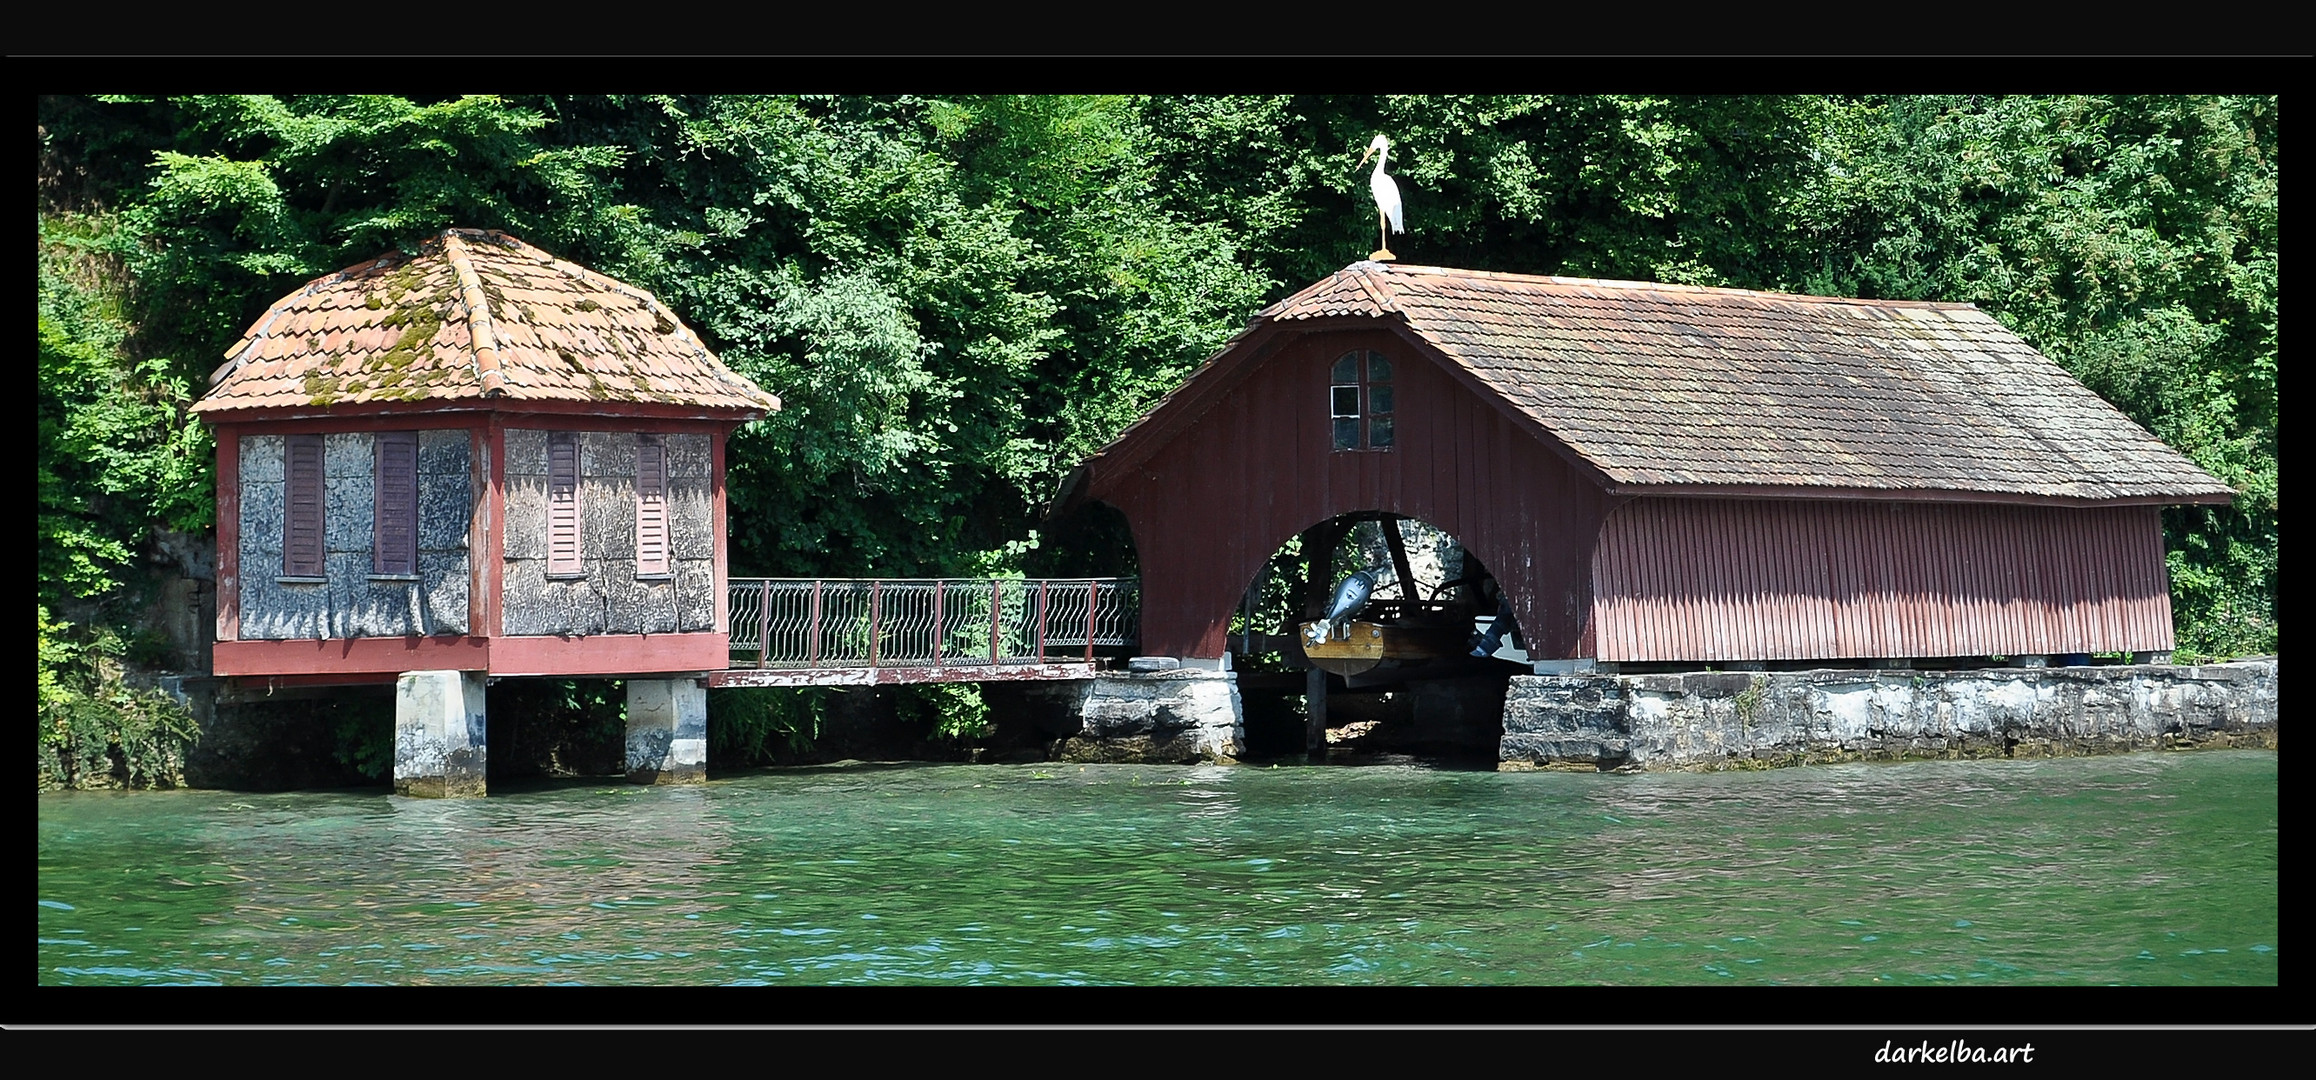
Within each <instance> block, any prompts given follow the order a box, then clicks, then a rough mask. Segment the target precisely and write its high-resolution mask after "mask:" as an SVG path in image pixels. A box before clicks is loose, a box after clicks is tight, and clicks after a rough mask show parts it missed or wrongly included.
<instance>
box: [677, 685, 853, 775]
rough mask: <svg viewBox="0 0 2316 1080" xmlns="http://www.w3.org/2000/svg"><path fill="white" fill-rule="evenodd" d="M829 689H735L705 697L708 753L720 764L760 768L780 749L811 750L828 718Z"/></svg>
mask: <svg viewBox="0 0 2316 1080" xmlns="http://www.w3.org/2000/svg"><path fill="white" fill-rule="evenodd" d="M833 693H836V691H834V690H831V689H829V688H827V687H807V688H804V689H799V690H784V689H773V688H769V687H735V688H729V689H724V690H719V691H717V692H715V693H713V694H709V695H708V754H709V756H711V757H712V758H714V759H715V761H716V762H717V763H718V764H720V765H724V766H730V765H734V764H737V765H743V766H745V765H760V764H764V763H766V762H770V761H774V760H777V759H778V758H779V751H780V750H783V749H785V750H786V751H787V752H788V753H790V754H801V753H804V752H805V751H808V750H810V749H812V744H813V740H815V739H818V738H819V737H820V730H821V726H822V724H823V723H824V722H825V721H826V720H827V718H828V709H829V704H830V702H829V695H830V694H833Z"/></svg>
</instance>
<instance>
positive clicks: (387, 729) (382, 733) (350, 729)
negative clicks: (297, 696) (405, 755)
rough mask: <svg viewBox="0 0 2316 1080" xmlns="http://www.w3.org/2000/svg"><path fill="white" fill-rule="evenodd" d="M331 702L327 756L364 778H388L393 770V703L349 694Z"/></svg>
mask: <svg viewBox="0 0 2316 1080" xmlns="http://www.w3.org/2000/svg"><path fill="white" fill-rule="evenodd" d="M332 704H333V705H334V706H336V707H335V708H333V709H331V710H330V757H331V758H332V759H333V760H335V761H336V762H337V763H338V764H340V765H344V766H345V767H347V768H349V769H352V770H353V771H354V772H355V773H357V774H359V775H360V776H362V777H363V778H364V779H368V780H386V779H389V778H390V777H391V775H392V773H393V771H394V710H393V706H392V702H390V701H369V700H365V699H361V698H353V697H348V698H344V699H341V700H339V701H335V702H332ZM365 706H367V707H365Z"/></svg>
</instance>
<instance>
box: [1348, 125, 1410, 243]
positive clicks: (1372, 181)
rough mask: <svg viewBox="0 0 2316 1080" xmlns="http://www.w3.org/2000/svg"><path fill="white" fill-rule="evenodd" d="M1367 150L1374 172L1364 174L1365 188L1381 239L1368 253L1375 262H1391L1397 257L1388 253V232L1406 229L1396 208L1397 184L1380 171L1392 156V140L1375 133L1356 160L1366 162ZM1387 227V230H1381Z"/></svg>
mask: <svg viewBox="0 0 2316 1080" xmlns="http://www.w3.org/2000/svg"><path fill="white" fill-rule="evenodd" d="M1368 154H1373V155H1374V156H1375V175H1373V176H1370V177H1368V178H1367V188H1368V190H1370V191H1373V192H1374V193H1375V212H1376V216H1377V217H1378V218H1379V219H1380V221H1379V222H1378V224H1377V225H1376V231H1377V233H1378V235H1381V236H1382V237H1383V239H1382V241H1381V242H1379V243H1377V244H1376V245H1375V250H1374V252H1372V253H1370V254H1369V255H1368V256H1367V257H1368V258H1370V259H1373V260H1375V261H1376V262H1390V261H1392V260H1394V259H1397V258H1399V256H1397V255H1394V254H1392V253H1391V236H1390V233H1404V232H1406V231H1407V223H1406V222H1405V221H1404V220H1402V219H1401V216H1400V212H1399V185H1398V184H1396V183H1393V182H1392V179H1391V178H1390V177H1388V176H1385V175H1383V162H1384V160H1385V159H1387V158H1389V157H1390V156H1391V140H1389V139H1386V138H1384V137H1383V136H1381V135H1377V136H1376V137H1375V141H1374V142H1371V143H1368V144H1367V153H1364V154H1361V155H1359V164H1361V165H1365V164H1367V157H1368ZM1387 228H1388V229H1389V230H1390V232H1384V230H1385V229H1387Z"/></svg>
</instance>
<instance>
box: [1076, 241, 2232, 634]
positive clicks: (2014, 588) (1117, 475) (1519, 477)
mask: <svg viewBox="0 0 2316 1080" xmlns="http://www.w3.org/2000/svg"><path fill="white" fill-rule="evenodd" d="M2232 495H2233V492H2232V491H2231V490H2230V489H2229V488H2228V487H2227V486H2226V485H2225V484H2223V483H2221V482H2220V481H2218V480H2217V479H2215V478H2213V477H2212V476H2211V475H2209V474H2207V473H2205V472H2204V471H2203V470H2201V469H2198V468H2197V467H2196V466H2195V465H2193V464H2192V463H2190V462H2189V461H2188V460H2187V459H2186V458H2184V457H2183V456H2181V455H2180V454H2179V453H2177V452H2176V451H2173V450H2172V449H2170V448H2169V447H2167V446H2165V445H2164V444H2163V443H2161V442H2160V441H2158V440H2157V439H2156V438H2155V437H2154V436H2152V435H2151V434H2149V433H2148V432H2147V431H2146V430H2145V429H2143V428H2141V427H2140V426H2139V425H2137V424H2136V423H2134V422H2132V421H2131V420H2130V419H2129V418H2127V417H2125V416H2124V415H2123V414H2122V413H2121V412H2119V411H2117V410H2116V409H2115V408H2114V407H2113V406H2111V405H2109V404H2107V403H2106V402H2105V401H2103V400H2101V399H2100V398H2099V397H2098V396H2097V395H2095V394H2093V393H2092V392H2091V391H2090V390H2088V389H2087V388H2085V387H2084V386H2083V385H2082V384H2080V383H2078V382H2076V381H2075V380H2074V379H2073V378H2072V377H2070V376H2069V375H2068V374H2067V373H2066V372H2065V371H2064V370H2062V369H2060V368H2059V366H2058V365H2057V364H2055V363H2053V362H2052V361H2051V360H2049V359H2048V358H2046V357H2044V356H2043V355H2041V354H2040V353H2038V352H2036V351H2035V350H2034V349H2033V348H2032V347H2030V346H2029V345H2027V344H2026V342H2024V341H2022V340H2021V339H2020V338H2019V337H2018V336H2017V335H2016V334H2013V333H2011V332H2010V331H2009V330H2007V329H2005V328H2004V327H2003V326H2002V325H2001V324H2000V323H1998V322H1996V321H1995V320H1994V319H1993V318H1991V317H1989V316H1988V315H1986V314H1985V313H1984V312H1981V311H1979V310H1978V309H1977V308H1975V307H1974V306H1972V305H1969V304H1951V303H1918V302H1903V301H1886V300H1852V299H1840V298H1831V297H1817V296H1799V295H1786V294H1776V293H1764V292H1752V291H1746V290H1739V289H1716V288H1699V287H1691V286H1683V285H1665V284H1656V283H1649V282H1631V281H1599V280H1588V279H1576V278H1561V277H1533V276H1523V275H1513V274H1497V273H1482V272H1477V271H1469V270H1454V269H1445V268H1439V267H1423V266H1401V265H1392V264H1383V263H1375V262H1362V263H1356V264H1353V265H1352V266H1349V267H1347V268H1345V269H1344V270H1342V271H1340V272H1338V273H1336V274H1334V275H1332V276H1330V277H1328V278H1327V279H1326V280H1323V281H1320V282H1318V283H1316V284H1313V285H1311V286H1310V287H1309V288H1306V289H1304V290H1302V291H1300V292H1298V293H1296V294H1294V295H1293V296H1290V297H1288V298H1287V299H1285V300H1283V301H1280V302H1279V303H1277V304H1274V305H1272V306H1271V307H1269V308H1267V309H1265V310H1264V311H1262V312H1261V313H1260V314H1259V315H1258V316H1257V317H1256V318H1255V320H1254V321H1253V323H1252V324H1251V325H1249V326H1248V327H1247V328H1246V329H1245V330H1244V331H1242V332H1241V333H1240V334H1239V335H1237V336H1236V337H1235V338H1233V339H1232V340H1231V341H1230V342H1229V343H1228V344H1227V345H1226V346H1225V347H1224V348H1223V349H1222V350H1221V351H1220V352H1219V353H1217V354H1216V355H1215V356H1214V357H1212V358H1211V359H1209V360H1208V361H1207V362H1206V363H1205V364H1204V365H1203V366H1202V367H1200V368H1199V369H1198V370H1197V371H1196V372H1194V373H1193V374H1192V376H1191V377H1190V378H1189V380H1188V381H1187V382H1185V383H1184V384H1183V385H1182V386H1181V387H1179V388H1178V389H1177V390H1175V391H1174V392H1173V393H1172V394H1170V395H1168V396H1167V397H1166V398H1165V399H1163V400H1162V401H1161V402H1160V403H1159V404H1158V405H1157V406H1156V407H1155V408H1154V409H1152V410H1151V412H1150V413H1149V414H1148V415H1146V416H1145V417H1143V418H1142V419H1141V420H1140V421H1139V422H1137V423H1136V424H1135V425H1134V426H1132V427H1130V428H1129V429H1127V430H1126V431H1125V432H1124V433H1123V434H1122V435H1121V436H1120V437H1119V438H1118V439H1117V440H1116V441H1114V442H1112V443H1111V444H1110V445H1108V446H1107V447H1104V448H1103V449H1102V450H1101V451H1099V452H1098V453H1097V454H1095V455H1094V456H1093V457H1092V458H1091V459H1089V460H1088V461H1087V462H1086V463H1085V464H1084V465H1083V466H1082V467H1081V468H1080V469H1079V470H1078V471H1077V472H1076V473H1075V474H1073V476H1072V477H1071V479H1070V480H1069V482H1068V483H1067V484H1066V485H1065V488H1064V491H1063V498H1062V506H1063V507H1065V508H1068V507H1076V506H1082V505H1084V504H1086V503H1088V502H1098V503H1104V504H1108V505H1110V506H1112V507H1115V508H1117V509H1118V510H1120V511H1122V512H1123V514H1124V516H1125V518H1126V521H1127V524H1128V525H1129V527H1130V529H1131V533H1132V538H1133V543H1134V546H1135V549H1136V552H1137V556H1138V559H1139V562H1140V566H1141V572H1142V579H1143V586H1142V588H1143V594H1142V608H1141V619H1142V626H1141V638H1142V649H1143V651H1144V652H1147V653H1152V654H1165V655H1174V656H1179V657H1184V658H1200V659H1204V658H1214V659H1217V660H1221V659H1223V658H1224V651H1225V648H1226V631H1227V629H1228V624H1229V619H1230V617H1231V615H1232V612H1233V610H1234V608H1236V607H1237V606H1238V605H1239V603H1240V600H1241V597H1242V594H1244V593H1245V592H1246V590H1247V589H1248V585H1249V582H1250V581H1252V580H1254V578H1255V575H1256V574H1257V573H1258V572H1260V571H1261V570H1262V568H1263V565H1264V562H1265V560H1266V559H1268V558H1269V557H1270V556H1271V555H1272V553H1273V552H1274V551H1276V550H1277V549H1279V548H1280V546H1281V545H1282V544H1284V543H1285V542H1286V541H1287V540H1288V539H1290V538H1292V537H1295V536H1297V535H1298V534H1305V533H1306V532H1307V531H1311V530H1315V529H1318V528H1320V527H1322V526H1324V525H1325V524H1326V523H1329V522H1340V521H1342V520H1345V519H1346V518H1348V517H1351V516H1356V515H1363V514H1364V515H1368V516H1374V515H1377V514H1381V515H1385V516H1396V517H1412V518H1418V519H1421V520H1422V521H1425V522H1428V523H1430V524H1432V525H1434V526H1436V527H1438V528H1440V529H1443V530H1445V531H1447V532H1448V533H1450V534H1452V535H1453V536H1454V537H1455V538H1456V539H1457V540H1458V541H1460V542H1461V544H1462V545H1463V547H1464V548H1465V550H1467V551H1468V552H1470V553H1471V554H1472V555H1473V556H1474V557H1476V558H1477V559H1478V560H1480V561H1481V562H1482V563H1484V564H1485V566H1486V567H1487V569H1488V570H1489V572H1490V573H1492V574H1493V576H1494V578H1495V579H1496V581H1497V582H1498V583H1499V584H1500V586H1501V588H1502V591H1503V593H1504V594H1505V595H1506V596H1507V597H1508V598H1509V599H1510V601H1511V604H1512V610H1513V612H1514V613H1515V614H1516V616H1517V618H1518V622H1519V625H1520V627H1521V629H1522V632H1523V635H1524V636H1525V638H1526V641H1527V652H1528V654H1529V656H1530V657H1531V658H1533V659H1535V660H1537V661H1539V663H1538V666H1537V670H1538V671H1540V672H1542V671H1546V670H1563V671H1564V670H1572V669H1573V670H1582V669H1584V668H1586V667H1590V666H1592V665H1594V664H1599V665H1601V666H1603V667H1605V666H1607V665H1611V664H1617V663H1624V664H1647V663H1673V664H1697V665H1704V664H1708V663H1725V662H1736V663H1739V664H1740V665H1747V664H1753V663H1760V662H1768V661H1829V662H1841V661H1884V662H1899V661H1911V660H1931V661H1935V660H1937V659H1939V658H1965V657H1974V658H1979V659H1981V660H1983V659H1984V658H1985V657H1988V656H2005V657H2027V656H2033V657H2042V656H2048V655H2050V654H2087V653H2112V652H2127V653H2134V654H2140V656H2141V657H2142V658H2145V657H2146V656H2148V655H2150V654H2160V653H2164V652H2166V651H2168V650H2170V649H2171V648H2172V620H2171V606H2170V596H2169V590H2168V580H2167V576H2166V571H2165V565H2164V550H2163V534H2162V527H2161V522H2160V519H2159V511H2160V508H2161V507H2163V506H2166V505H2173V504H2186V503H2225V502H2227V501H2228V500H2229V499H2230V498H2231V497H2232ZM1311 614H1315V612H1310V611H1308V610H1307V611H1306V615H1307V616H1308V615H1311ZM1230 640H1231V641H1232V642H1235V641H1236V640H1237V639H1236V638H1232V639H1230ZM1553 665H1557V666H1553Z"/></svg>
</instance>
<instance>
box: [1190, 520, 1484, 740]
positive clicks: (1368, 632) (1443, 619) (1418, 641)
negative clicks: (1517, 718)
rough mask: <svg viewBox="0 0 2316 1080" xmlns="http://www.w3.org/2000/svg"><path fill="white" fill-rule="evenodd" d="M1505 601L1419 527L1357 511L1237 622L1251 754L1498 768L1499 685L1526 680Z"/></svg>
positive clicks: (1446, 539) (1294, 550) (1293, 548)
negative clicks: (1404, 759)
mask: <svg viewBox="0 0 2316 1080" xmlns="http://www.w3.org/2000/svg"><path fill="white" fill-rule="evenodd" d="M1511 599H1512V598H1511V597H1509V596H1507V595H1506V593H1505V591H1504V587H1503V586H1502V585H1501V584H1499V583H1498V582H1497V580H1496V578H1495V576H1494V574H1493V573H1491V572H1490V571H1489V570H1488V568H1487V567H1486V566H1485V565H1484V564H1483V563H1482V562H1481V561H1480V560H1479V558H1478V557H1477V556H1475V555H1473V554H1472V553H1471V552H1469V551H1468V550H1466V549H1465V547H1464V546H1463V544H1462V543H1460V542H1459V541H1458V540H1457V539H1456V538H1455V537H1454V536H1452V535H1450V534H1448V533H1447V532H1446V531H1445V530H1442V529H1440V528H1438V527H1437V526H1434V525H1431V524H1429V523H1427V522H1424V521H1422V520H1420V519H1417V518H1413V517H1409V516H1406V515H1403V514H1396V513H1391V512H1388V511H1380V510H1361V511H1354V512H1350V513H1345V514H1338V515H1336V516H1334V517H1331V518H1328V519H1326V520H1324V521H1321V522H1318V523H1317V524H1314V525H1312V526H1310V527H1309V528H1307V529H1304V530H1303V531H1302V532H1300V533H1297V534H1295V535H1294V536H1293V537H1291V538H1289V539H1288V540H1287V542H1286V543H1284V544H1282V545H1280V547H1279V548H1278V549H1277V551H1275V552H1273V553H1272V555H1271V557H1270V558H1269V559H1268V560H1266V561H1265V562H1264V564H1263V565H1262V568H1261V569H1260V570H1259V571H1258V572H1257V573H1256V574H1255V575H1254V577H1253V579H1252V580H1251V581H1249V582H1248V583H1247V586H1246V589H1245V592H1244V595H1243V596H1242V597H1241V598H1240V602H1239V607H1238V610H1237V611H1236V612H1235V613H1234V614H1233V615H1232V616H1231V619H1230V634H1229V638H1228V642H1227V647H1228V649H1229V651H1230V653H1231V655H1232V664H1231V666H1232V667H1233V668H1234V669H1235V670H1236V671H1237V672H1238V673H1239V675H1238V680H1239V692H1240V695H1241V699H1242V702H1243V704H1244V711H1245V723H1246V738H1247V752H1248V754H1249V756H1251V757H1254V758H1273V759H1279V758H1294V757H1303V758H1307V759H1313V760H1327V761H1339V762H1343V763H1358V762H1362V761H1374V760H1389V759H1390V758H1392V757H1396V756H1401V755H1410V756H1417V757H1423V758H1427V759H1434V760H1442V761H1455V760H1460V759H1465V758H1469V759H1470V760H1472V761H1473V762H1474V763H1478V764H1485V765H1486V766H1487V767H1493V764H1494V761H1495V754H1496V749H1497V741H1498V739H1499V738H1500V737H1501V735H1502V729H1503V724H1502V705H1503V697H1504V690H1505V686H1506V685H1507V683H1508V681H1509V679H1510V677H1511V676H1513V675H1516V674H1521V673H1523V672H1525V671H1526V670H1528V668H1527V656H1526V653H1525V652H1524V651H1522V646H1524V645H1525V644H1526V641H1525V639H1524V638H1522V637H1521V636H1520V635H1519V632H1518V629H1517V625H1516V623H1515V622H1514V620H1513V619H1511V618H1510V617H1508V616H1507V615H1506V614H1505V613H1506V612H1507V611H1508V610H1510V609H1512V608H1514V607H1516V606H1517V605H1516V604H1514V603H1512V602H1511Z"/></svg>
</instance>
